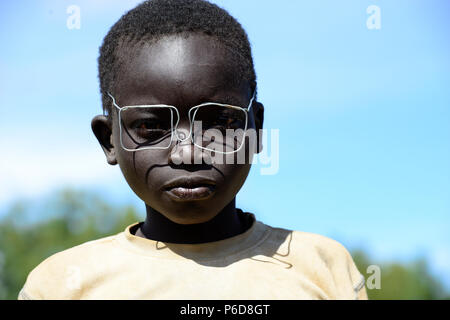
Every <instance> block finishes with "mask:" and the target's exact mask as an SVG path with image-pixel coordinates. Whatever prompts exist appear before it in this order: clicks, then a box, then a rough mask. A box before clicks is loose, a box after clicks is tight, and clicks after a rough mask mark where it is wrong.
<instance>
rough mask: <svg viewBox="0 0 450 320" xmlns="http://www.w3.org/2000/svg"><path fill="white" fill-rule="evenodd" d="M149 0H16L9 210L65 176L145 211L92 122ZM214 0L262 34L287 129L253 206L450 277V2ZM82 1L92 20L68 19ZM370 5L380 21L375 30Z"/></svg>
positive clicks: (6, 123) (6, 19) (271, 217)
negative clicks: (116, 30) (101, 83)
mask: <svg viewBox="0 0 450 320" xmlns="http://www.w3.org/2000/svg"><path fill="white" fill-rule="evenodd" d="M138 2H139V1H118V0H115V1H112V0H109V1H106V0H99V1H88V0H84V1H81V0H71V1H56V0H47V1H20V2H19V1H9V2H6V1H2V2H1V4H0V40H1V43H2V50H1V51H0V70H1V72H0V98H1V100H2V104H1V107H0V146H1V150H2V157H0V159H1V160H0V161H1V163H0V164H1V166H0V177H1V179H0V212H1V211H3V210H4V209H6V208H7V207H8V205H9V204H10V203H12V202H13V201H14V199H17V198H19V197H26V198H28V199H30V200H34V199H40V198H42V197H44V196H46V195H48V194H49V193H51V191H52V190H55V189H58V188H59V187H62V186H73V187H79V188H87V189H90V190H101V191H102V192H104V193H105V194H107V195H108V196H109V197H110V198H111V199H114V201H121V202H123V203H126V202H132V203H136V204H138V205H139V207H140V208H142V204H140V203H139V201H138V200H137V199H136V197H135V196H134V195H133V194H132V192H131V191H130V190H129V188H128V186H127V185H126V183H125V181H124V180H123V178H122V177H121V173H120V171H119V168H118V167H111V166H108V165H107V163H106V161H105V159H104V156H103V154H102V151H101V149H100V147H99V146H98V145H97V142H96V140H95V138H94V136H93V134H92V133H91V129H90V120H91V119H92V117H93V116H95V115H96V114H99V113H101V105H100V96H99V89H98V79H97V57H98V48H99V46H100V44H101V41H102V39H103V37H104V36H105V34H106V33H107V31H108V30H109V28H110V27H111V25H112V24H113V23H114V22H115V21H117V19H118V18H119V17H120V16H121V15H122V14H123V13H124V12H125V11H126V10H128V9H131V8H132V7H134V6H135V4H136V3H138ZM214 2H215V3H217V4H219V5H220V6H222V7H224V8H226V9H227V10H229V11H230V13H231V14H232V15H234V16H235V17H236V18H237V19H238V20H239V21H240V22H241V24H242V25H243V26H244V28H245V29H246V30H247V32H248V35H249V38H250V41H251V44H252V49H253V56H254V60H255V67H256V72H257V76H258V86H259V100H260V101H261V102H263V103H264V105H265V110H266V111H265V112H266V114H265V126H266V128H268V129H272V128H273V129H279V132H280V166H279V172H278V174H276V175H272V176H267V175H261V174H260V169H261V167H262V166H261V165H257V166H255V167H254V168H252V171H251V174H250V176H249V178H248V180H247V182H246V184H245V185H244V187H243V189H242V190H241V192H240V193H239V195H238V205H239V206H240V207H242V208H243V209H245V210H248V211H251V212H254V213H255V214H256V215H257V217H258V218H259V219H260V220H262V221H263V222H266V223H268V224H270V225H273V226H278V227H284V228H289V229H296V230H303V231H308V232H315V233H320V234H324V235H327V236H330V237H332V238H335V239H337V240H339V241H341V242H342V243H343V244H344V245H346V246H347V247H349V248H359V247H361V248H364V249H366V250H367V251H368V252H369V253H370V254H372V256H373V257H374V259H373V260H374V261H375V262H376V261H380V262H381V261H386V260H390V259H402V260H405V261H406V260H409V259H413V258H415V257H418V256H425V257H427V258H429V259H430V262H431V263H432V267H433V270H434V271H435V272H436V274H438V275H439V276H442V279H443V281H445V283H447V285H448V286H449V287H450V274H449V273H450V272H449V271H448V270H450V233H449V232H448V230H449V227H450V200H449V194H450V90H448V84H449V83H450V59H449V58H450V43H449V41H448V30H450V19H449V18H450V3H449V2H448V1H446V0H440V1H439V0H429V1H412V0H411V1H406V0H403V1H402V0H397V1H382V0H367V1H366V0H353V1H351V0H347V1H333V0H321V1H291V0H280V1H277V2H273V1H264V0H246V1H239V0H222V1H219V0H217V1H214ZM69 5H77V6H79V8H80V9H81V28H80V29H79V30H78V29H73V30H69V29H68V28H67V27H66V21H67V18H68V16H69V15H68V14H67V12H66V10H67V7H68V6H69ZM369 5H377V6H378V7H379V8H380V9H381V29H379V30H369V29H368V28H367V27H366V20H367V19H368V17H369V15H368V14H367V13H366V9H367V7H368V6H369Z"/></svg>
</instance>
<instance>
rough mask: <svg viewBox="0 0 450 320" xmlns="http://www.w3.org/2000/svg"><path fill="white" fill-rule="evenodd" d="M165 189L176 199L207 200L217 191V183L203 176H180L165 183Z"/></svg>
mask: <svg viewBox="0 0 450 320" xmlns="http://www.w3.org/2000/svg"><path fill="white" fill-rule="evenodd" d="M163 191H164V192H165V193H166V194H167V195H168V196H169V197H170V198H172V199H173V200H175V201H198V200H206V199H208V198H210V197H212V195H213V194H214V193H215V191H216V184H215V182H214V181H211V180H208V179H203V178H196V177H189V178H188V177H186V178H178V179H176V180H174V181H172V182H169V183H168V184H167V185H165V186H164V187H163Z"/></svg>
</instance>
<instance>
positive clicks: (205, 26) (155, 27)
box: [98, 0, 256, 115]
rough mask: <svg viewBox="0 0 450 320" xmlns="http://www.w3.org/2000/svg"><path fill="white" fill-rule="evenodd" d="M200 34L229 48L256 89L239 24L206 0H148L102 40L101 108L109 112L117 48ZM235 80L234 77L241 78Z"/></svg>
mask: <svg viewBox="0 0 450 320" xmlns="http://www.w3.org/2000/svg"><path fill="white" fill-rule="evenodd" d="M190 33H203V34H205V35H209V36H212V37H213V38H215V40H218V41H219V42H220V43H222V44H223V45H225V46H226V47H227V48H230V49H231V51H232V52H233V54H232V56H233V59H234V60H235V62H237V65H238V66H239V67H240V68H239V69H240V72H239V74H236V75H235V77H240V79H243V80H245V81H248V82H249V85H250V88H251V89H252V90H256V74H255V70H254V65H253V58H252V53H251V46H250V42H249V40H248V37H247V33H246V32H245V30H244V29H243V28H242V26H241V25H240V23H239V22H238V21H237V20H236V19H235V18H233V17H232V16H231V15H230V14H229V13H228V12H227V11H226V10H224V9H222V8H220V7H219V6H217V5H215V4H212V3H210V2H208V1H206V0H147V1H144V2H143V3H141V4H140V5H138V6H137V7H135V8H134V9H132V10H130V11H128V12H127V13H125V14H124V15H123V16H122V17H121V18H120V19H119V21H117V22H116V23H115V24H114V25H113V26H112V27H111V29H110V30H109V32H108V34H107V35H106V36H105V38H104V39H103V44H102V46H101V47H100V56H99V58H98V69H99V80H100V92H101V95H102V105H103V111H104V112H105V111H107V113H108V115H109V114H111V99H110V98H109V96H108V94H107V92H111V91H112V89H113V86H114V81H115V79H116V77H117V75H118V71H119V68H120V61H119V57H118V48H119V46H120V45H121V44H122V45H123V43H126V46H136V45H139V44H142V43H144V42H147V43H148V42H152V41H157V40H158V39H161V38H162V37H164V36H169V35H175V34H190ZM240 79H236V80H240Z"/></svg>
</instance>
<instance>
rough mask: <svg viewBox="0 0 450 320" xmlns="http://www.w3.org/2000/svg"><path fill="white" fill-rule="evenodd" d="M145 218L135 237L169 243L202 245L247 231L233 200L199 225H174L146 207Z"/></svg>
mask: <svg viewBox="0 0 450 320" xmlns="http://www.w3.org/2000/svg"><path fill="white" fill-rule="evenodd" d="M146 209H147V217H146V219H145V221H144V223H143V225H142V226H141V233H139V232H138V233H136V235H137V236H144V237H145V238H148V239H152V240H156V241H162V242H170V243H190V244H193V243H204V242H212V241H219V240H223V239H226V238H230V237H233V236H236V235H238V234H241V233H243V232H244V231H245V230H246V229H247V225H246V223H245V221H243V220H242V219H241V218H240V217H239V215H238V214H237V212H236V207H235V199H233V200H232V201H231V202H230V203H229V204H228V205H226V206H225V208H223V209H222V210H221V211H220V212H219V213H218V214H217V215H216V216H215V217H214V218H213V219H211V220H209V221H207V222H204V223H199V224H189V225H183V224H178V223H175V222H173V221H171V220H169V219H168V218H166V217H165V216H164V215H163V214H161V213H159V212H158V211H156V210H155V209H153V208H152V207H150V206H148V205H146Z"/></svg>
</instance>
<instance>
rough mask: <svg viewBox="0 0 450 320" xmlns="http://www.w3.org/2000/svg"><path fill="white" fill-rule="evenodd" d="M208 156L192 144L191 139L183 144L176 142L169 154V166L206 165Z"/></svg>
mask: <svg viewBox="0 0 450 320" xmlns="http://www.w3.org/2000/svg"><path fill="white" fill-rule="evenodd" d="M205 156H206V154H204V153H203V151H202V150H201V149H200V148H197V147H195V146H194V144H193V143H192V141H191V139H188V140H186V141H183V142H179V140H177V141H176V143H175V145H174V146H173V147H172V149H171V150H170V153H169V164H171V165H177V166H180V165H196V164H197V165H199V164H204V161H203V160H204V158H203V157H205Z"/></svg>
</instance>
